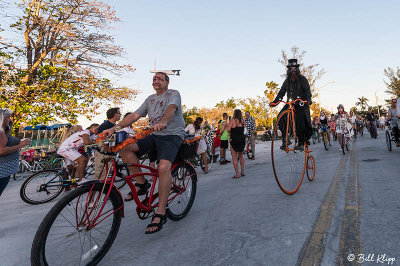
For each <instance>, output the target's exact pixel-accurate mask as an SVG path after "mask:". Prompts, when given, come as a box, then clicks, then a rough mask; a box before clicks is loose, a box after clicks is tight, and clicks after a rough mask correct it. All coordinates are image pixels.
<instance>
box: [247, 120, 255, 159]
mask: <svg viewBox="0 0 400 266" xmlns="http://www.w3.org/2000/svg"><path fill="white" fill-rule="evenodd" d="M244 125H245V127H246V130H247V136H246V137H248V138H249V139H250V145H251V150H252V151H253V156H252V157H251V158H250V159H251V160H254V159H255V158H254V154H256V147H255V143H254V136H255V133H256V131H255V130H256V122H255V121H254V118H253V117H252V116H250V112H246V113H245V118H244Z"/></svg>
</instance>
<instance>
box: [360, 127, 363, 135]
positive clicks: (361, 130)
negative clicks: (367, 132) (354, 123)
mask: <svg viewBox="0 0 400 266" xmlns="http://www.w3.org/2000/svg"><path fill="white" fill-rule="evenodd" d="M360 135H361V136H363V135H364V128H361V129H360Z"/></svg>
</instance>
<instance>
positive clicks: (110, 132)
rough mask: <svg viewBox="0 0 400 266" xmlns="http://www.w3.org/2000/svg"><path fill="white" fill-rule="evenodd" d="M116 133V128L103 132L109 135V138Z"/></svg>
mask: <svg viewBox="0 0 400 266" xmlns="http://www.w3.org/2000/svg"><path fill="white" fill-rule="evenodd" d="M114 132H115V127H112V128H109V129H106V130H104V131H103V133H106V134H107V137H109V136H111V135H112V134H114Z"/></svg>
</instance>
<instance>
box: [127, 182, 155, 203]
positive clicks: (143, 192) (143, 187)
mask: <svg viewBox="0 0 400 266" xmlns="http://www.w3.org/2000/svg"><path fill="white" fill-rule="evenodd" d="M135 187H138V188H139V190H138V191H137V195H138V196H143V195H146V193H147V191H148V190H149V188H150V187H151V185H150V183H149V181H147V179H146V182H144V183H143V184H139V183H135ZM126 196H127V197H128V196H129V199H128V198H125V199H124V201H131V200H133V195H132V191H130V192H129V193H128V195H126Z"/></svg>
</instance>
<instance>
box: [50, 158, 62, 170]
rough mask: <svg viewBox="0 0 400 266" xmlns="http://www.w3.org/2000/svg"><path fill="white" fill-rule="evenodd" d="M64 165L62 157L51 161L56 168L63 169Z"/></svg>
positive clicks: (53, 167) (52, 166)
mask: <svg viewBox="0 0 400 266" xmlns="http://www.w3.org/2000/svg"><path fill="white" fill-rule="evenodd" d="M62 165H63V159H62V158H55V159H54V160H53V162H52V163H51V169H54V170H61V169H62Z"/></svg>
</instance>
